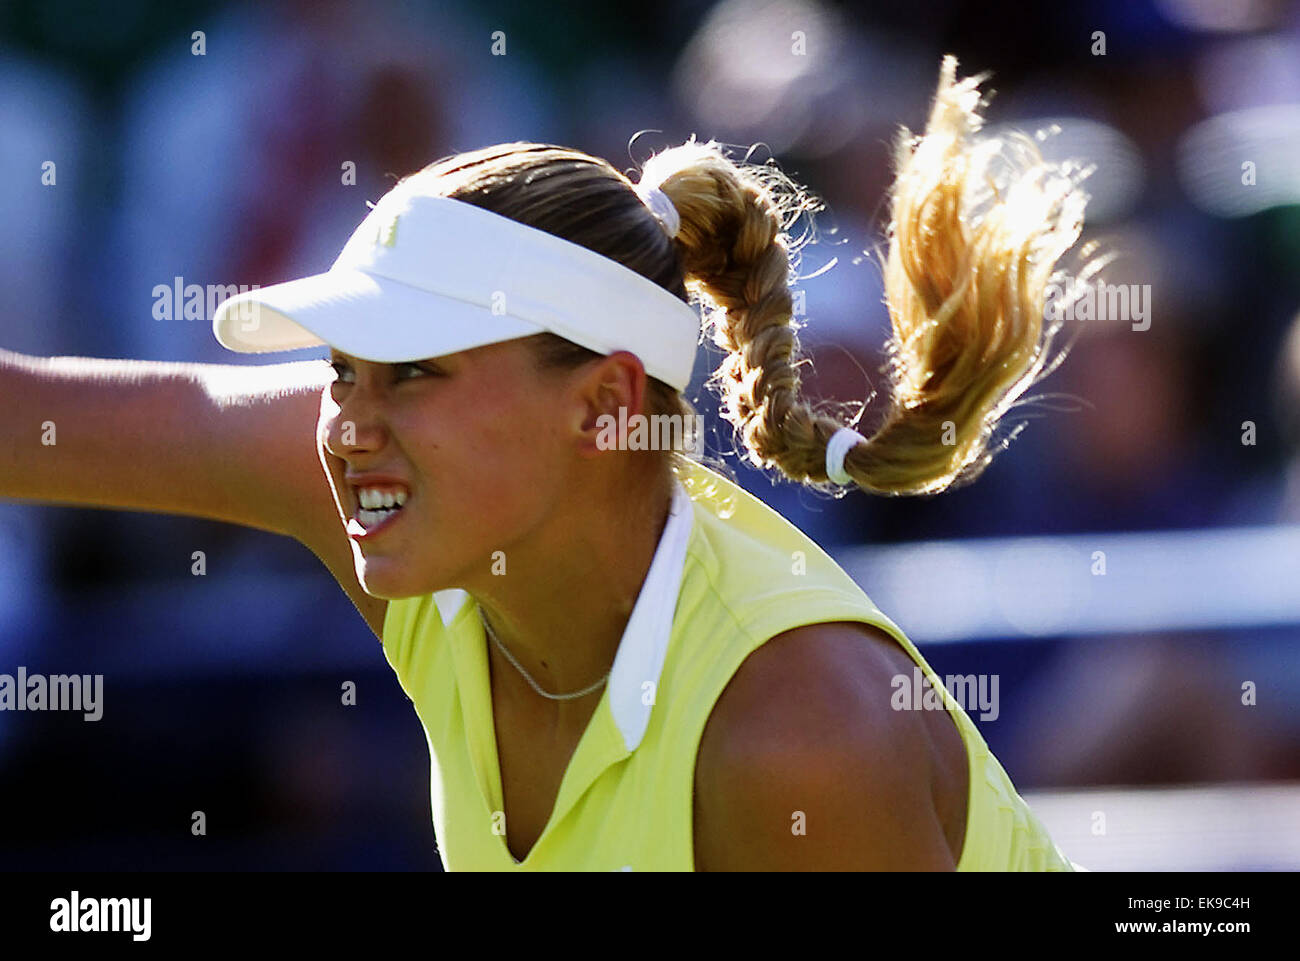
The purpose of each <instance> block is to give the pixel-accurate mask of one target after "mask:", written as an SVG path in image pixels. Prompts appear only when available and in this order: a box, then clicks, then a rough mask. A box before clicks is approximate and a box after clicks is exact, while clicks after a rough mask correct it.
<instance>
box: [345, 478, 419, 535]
mask: <svg viewBox="0 0 1300 961" xmlns="http://www.w3.org/2000/svg"><path fill="white" fill-rule="evenodd" d="M354 492H355V494H356V498H357V504H358V507H357V512H356V516H355V517H354V518H353V520H355V521H356V522H357V524H359V525H360V526H361V529H362V530H363V531H365V532H366V533H367V534H368V533H370V532H372V531H376V530H378V529H379V528H381V527H384V526H386V525H387V524H388V523H389V522H390V521H392V520H393V519H394V518H396V517H397V516H398V515H399V514H400V513H401V512H402V509H403V508H404V507H405V506H406V502H407V500H408V499H409V498H410V494H409V493H408V492H407V491H406V490H405V489H403V488H390V487H359V488H354Z"/></svg>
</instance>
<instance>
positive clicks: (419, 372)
mask: <svg viewBox="0 0 1300 961" xmlns="http://www.w3.org/2000/svg"><path fill="white" fill-rule="evenodd" d="M395 366H396V367H397V379H398V380H414V379H415V378H416V377H431V376H433V374H434V371H432V370H429V369H428V368H425V367H422V366H421V365H420V364H396V365H395Z"/></svg>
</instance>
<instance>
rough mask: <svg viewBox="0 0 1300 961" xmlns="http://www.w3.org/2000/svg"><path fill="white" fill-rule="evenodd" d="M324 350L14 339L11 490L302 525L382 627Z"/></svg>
mask: <svg viewBox="0 0 1300 961" xmlns="http://www.w3.org/2000/svg"><path fill="white" fill-rule="evenodd" d="M332 379H333V373H332V372H331V370H330V368H329V365H328V364H327V363H325V362H324V361H320V360H309V361H299V362H295V363H289V364H272V365H264V366H258V367H240V366H228V365H219V364H168V363H158V362H153V361H133V360H99V359H93V358H80V357H54V358H38V357H28V356H25V355H21V354H14V353H11V352H8V351H0V411H3V412H4V414H3V417H0V498H10V499H17V500H27V501H36V502H40V503H46V504H72V505H78V506H86V507H107V508H117V509H125V510H140V511H150V512H154V513H164V514H186V515H191V516H194V517H204V518H209V519H212V520H219V521H227V522H229V523H232V524H240V525H242V526H245V527H253V528H257V529H259V530H265V531H271V532H273V533H277V534H284V535H286V536H289V537H293V538H296V539H297V540H298V541H300V542H302V543H303V544H304V545H306V546H307V547H308V548H309V549H310V550H311V551H312V552H313V553H315V554H316V556H317V557H319V558H320V559H321V561H322V562H324V564H325V565H326V567H328V568H329V570H330V572H331V573H332V574H333V575H334V577H335V578H336V579H337V580H338V581H339V583H340V584H341V585H342V587H343V588H344V590H345V591H347V593H348V596H349V597H351V598H352V601H353V603H354V604H356V606H357V609H358V610H359V611H360V612H361V614H362V616H363V617H364V618H365V619H366V622H367V623H368V624H369V625H370V627H371V629H372V630H373V631H374V632H375V634H376V636H379V635H380V634H381V632H382V629H383V618H384V612H385V610H386V609H387V602H386V601H383V600H380V599H378V598H374V597H371V596H370V595H368V594H366V593H365V591H364V590H363V589H362V588H361V585H360V584H359V583H358V581H357V578H356V574H355V572H354V569H353V561H352V550H351V547H350V545H349V543H348V540H347V535H346V534H345V532H344V529H343V524H342V521H341V520H340V518H339V514H338V510H337V508H336V506H335V503H334V498H333V494H332V493H331V491H330V487H329V484H328V482H327V480H326V477H325V473H324V470H323V469H322V467H321V463H320V460H319V455H318V454H317V450H316V440H315V438H316V423H317V419H318V417H319V412H320V397H321V392H322V390H323V389H324V388H325V386H326V385H327V384H328V383H329V382H330V381H331V380H332Z"/></svg>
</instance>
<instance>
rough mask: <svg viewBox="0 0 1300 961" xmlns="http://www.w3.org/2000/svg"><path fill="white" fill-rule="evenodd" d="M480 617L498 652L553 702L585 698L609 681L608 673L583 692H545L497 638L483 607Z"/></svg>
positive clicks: (537, 690)
mask: <svg viewBox="0 0 1300 961" xmlns="http://www.w3.org/2000/svg"><path fill="white" fill-rule="evenodd" d="M478 617H479V620H481V621H482V622H483V628H484V630H486V631H487V635H488V637H490V638H492V643H494V644H496V646H497V650H499V651H500V652H501V653H502V654H504V655H505V658H506V660H507V661H509V662H510V663H511V664H513V665H514V666H515V670H516V671H518V672H519V673H520V674H522V675H523V676H524V680H525V681H527V682H528V683H529V685H531V687H532V689H533V690H534V691H536V692H537V693H538V694H540V695H542V697H547V698H550V699H551V700H552V701H571V700H573V699H574V698H578V697H585V696H586V695H588V694H590V693H591V692H592V691H594V690H595V689H596V688H598V687H600V686H601V685H602V684H604V683H605V681H606V680H608V679H609V674H610V672H609V671H606V672H605V676H604V677H602V678H601V679H600V680H599V681H597V682H596V683H595V684H592V685H591V686H590V687H584V688H583V689H582V690H581V691H574V692H573V693H572V694H550V693H548V692H546V691H543V690H542V689H541V687H540V686H538V684H537V682H536V681H534V680H533V679H532V678H531V677H529V675H528V672H527V671H525V670H524V666H523V665H522V664H520V663H519V662H518V661H516V660H515V656H514V655H513V654H511V653H510V652H509V651H508V650H506V646H505V645H504V644H502V643H501V639H500V638H499V637H497V635H496V631H494V630H492V625H491V624H489V623H488V620H487V615H486V614H484V613H483V608H482V607H480V608H479V609H478ZM611 670H612V669H611Z"/></svg>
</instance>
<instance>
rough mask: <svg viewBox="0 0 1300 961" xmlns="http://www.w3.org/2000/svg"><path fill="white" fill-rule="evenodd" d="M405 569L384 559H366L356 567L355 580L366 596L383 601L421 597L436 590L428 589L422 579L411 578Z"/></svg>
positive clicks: (403, 566) (408, 571)
mask: <svg viewBox="0 0 1300 961" xmlns="http://www.w3.org/2000/svg"><path fill="white" fill-rule="evenodd" d="M405 567H406V565H401V564H397V563H394V562H392V561H389V560H387V559H384V558H374V557H371V558H366V559H365V561H364V562H363V563H362V564H360V565H358V569H357V580H359V581H360V582H361V586H362V588H364V589H365V592H366V593H367V594H369V595H370V596H371V597H377V598H379V599H380V600H385V601H400V600H402V599H403V598H407V597H423V596H424V595H425V594H431V593H433V591H434V590H436V589H437V588H431V587H428V586H427V585H426V583H424V581H423V579H422V578H416V577H412V576H411V572H410V570H409V569H404V568H405Z"/></svg>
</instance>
